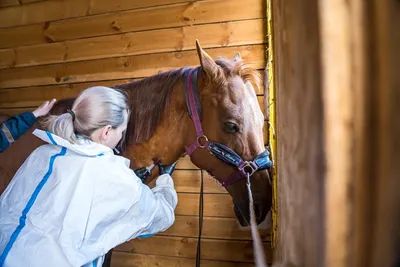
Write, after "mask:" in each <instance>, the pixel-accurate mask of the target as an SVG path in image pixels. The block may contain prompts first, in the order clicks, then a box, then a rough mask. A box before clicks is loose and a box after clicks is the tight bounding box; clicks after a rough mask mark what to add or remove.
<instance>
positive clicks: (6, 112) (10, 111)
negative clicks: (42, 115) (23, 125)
mask: <svg viewBox="0 0 400 267" xmlns="http://www.w3.org/2000/svg"><path fill="white" fill-rule="evenodd" d="M32 110H34V109H33V108H10V109H0V114H1V115H6V116H13V115H17V114H20V113H22V112H26V111H32Z"/></svg>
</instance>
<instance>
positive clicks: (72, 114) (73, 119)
mask: <svg viewBox="0 0 400 267" xmlns="http://www.w3.org/2000/svg"><path fill="white" fill-rule="evenodd" d="M68 113H69V114H71V116H72V121H73V122H74V121H75V112H73V111H72V110H68Z"/></svg>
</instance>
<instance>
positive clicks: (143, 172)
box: [133, 167, 151, 183]
mask: <svg viewBox="0 0 400 267" xmlns="http://www.w3.org/2000/svg"><path fill="white" fill-rule="evenodd" d="M133 172H134V173H135V174H136V176H137V177H139V178H140V180H142V182H143V183H144V182H145V180H146V179H147V178H148V177H149V176H150V175H151V173H150V172H149V170H148V169H147V168H146V167H143V168H139V169H136V170H133Z"/></svg>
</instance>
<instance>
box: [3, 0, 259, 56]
mask: <svg viewBox="0 0 400 267" xmlns="http://www.w3.org/2000/svg"><path fill="white" fill-rule="evenodd" d="M221 10H223V11H224V12H221ZM264 13H265V11H264V9H263V1H262V0H248V1H242V0H230V2H229V5H227V4H226V2H225V1H224V0H204V1H196V2H190V3H181V4H175V5H167V6H161V7H154V8H148V9H140V10H132V11H124V12H120V13H110V14H103V15H96V16H90V17H81V18H76V19H69V20H60V21H54V22H50V23H40V24H32V25H26V26H20V27H14V28H12V31H10V29H9V28H5V29H0V48H10V47H17V46H24V45H33V44H44V43H48V42H59V41H65V40H73V39H78V38H87V37H95V36H104V35H112V34H119V33H125V32H135V31H144V30H151V29H162V28H170V27H180V26H187V25H198V24H206V23H215V22H225V21H234V20H246V19H256V18H264V17H265V14H264ZM216 14H218V15H216ZM32 26H36V27H38V28H36V29H34V28H32ZM24 36H27V38H25V37H24Z"/></svg>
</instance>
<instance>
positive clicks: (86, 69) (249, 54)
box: [0, 45, 265, 88]
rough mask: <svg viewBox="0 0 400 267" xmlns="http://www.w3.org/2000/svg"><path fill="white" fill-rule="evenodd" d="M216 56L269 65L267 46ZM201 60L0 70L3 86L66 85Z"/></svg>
mask: <svg viewBox="0 0 400 267" xmlns="http://www.w3.org/2000/svg"><path fill="white" fill-rule="evenodd" d="M207 52H208V53H209V54H210V56H212V57H213V58H217V57H218V56H225V57H229V58H231V57H233V55H234V54H235V53H237V52H240V53H241V55H242V58H243V60H244V61H245V62H248V63H249V65H250V66H251V67H253V68H256V69H261V68H263V66H264V65H265V58H264V52H265V51H264V46H263V45H250V46H240V47H228V48H216V49H207ZM198 64H199V59H198V56H197V53H196V52H195V51H193V50H191V51H185V52H176V53H171V52H170V53H161V54H151V55H139V56H128V57H119V58H108V59H97V60H90V61H82V62H71V63H65V64H54V65H46V66H36V67H26V68H16V69H3V70H0V88H11V87H23V86H35V85H49V84H66V83H76V82H89V81H100V80H110V79H126V78H140V77H146V76H150V75H154V74H156V73H158V72H160V71H167V70H171V69H174V68H180V67H182V66H191V67H194V66H198Z"/></svg>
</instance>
